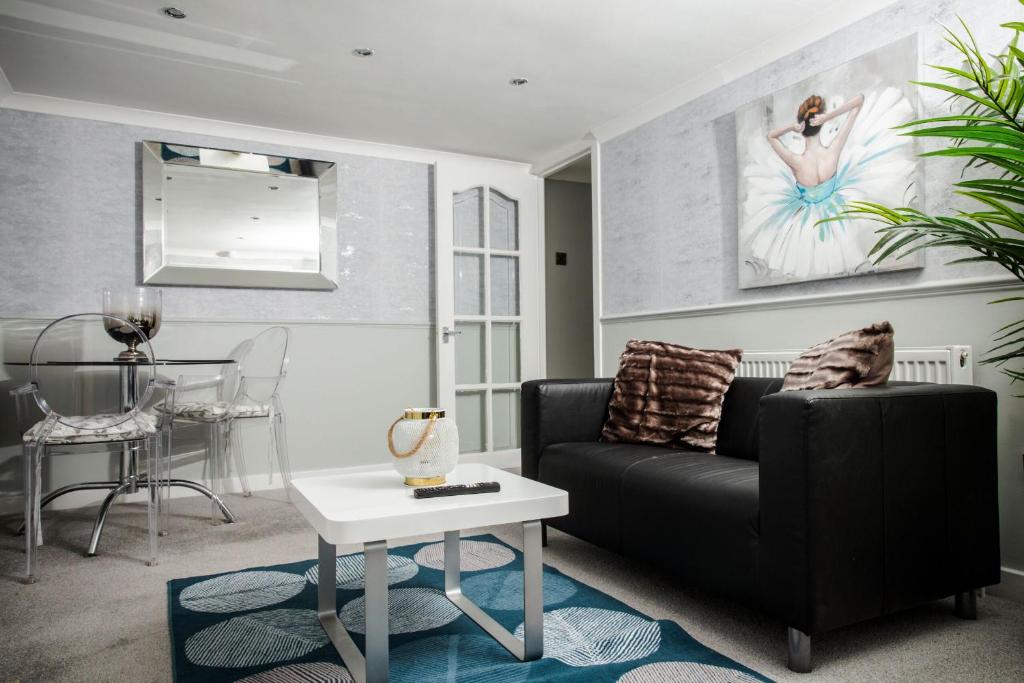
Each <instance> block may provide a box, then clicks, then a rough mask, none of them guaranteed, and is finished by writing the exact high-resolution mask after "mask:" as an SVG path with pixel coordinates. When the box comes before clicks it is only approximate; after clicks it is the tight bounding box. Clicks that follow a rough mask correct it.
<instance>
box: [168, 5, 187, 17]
mask: <svg viewBox="0 0 1024 683" xmlns="http://www.w3.org/2000/svg"><path fill="white" fill-rule="evenodd" d="M164 14H166V15H167V16H169V17H170V18H171V19H184V18H185V17H186V16H188V15H186V14H185V13H184V12H182V11H181V10H180V9H178V8H177V7H164Z"/></svg>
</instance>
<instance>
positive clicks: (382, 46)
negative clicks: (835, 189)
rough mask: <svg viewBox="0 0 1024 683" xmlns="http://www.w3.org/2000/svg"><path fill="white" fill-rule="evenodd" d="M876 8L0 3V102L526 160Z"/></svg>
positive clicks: (562, 1)
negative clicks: (360, 50)
mask: <svg viewBox="0 0 1024 683" xmlns="http://www.w3.org/2000/svg"><path fill="white" fill-rule="evenodd" d="M891 1H892V0H861V2H859V3H850V2H849V0H725V1H718V2H714V1H711V0H646V1H645V2H636V1H635V0H634V1H630V0H513V1H508V0H505V1H499V0H429V1H428V0H380V1H371V0H301V1H297V0H134V1H133V0H32V1H28V0H0V69H2V71H3V72H4V73H5V74H6V76H7V79H8V80H9V81H10V84H11V87H12V88H13V89H14V91H15V92H17V93H29V94H38V95H49V96H54V97H62V98H69V99H75V100H85V101H89V102H100V103H104V104H113V105H119V106H125V107H133V108H138V109H148V110H154V111H161V112H167V113H172V114H184V115H190V116H198V117H203V118H210V119H216V120H223V121H233V122H238V123H247V124H253V125H259V126H267V127H271V128H280V129H285V130H293V131H300V132H307V133H317V134H322V135H330V136H335V137H343V138H351V139H358V140H367V141H376V142H387V143H392V144H400V145H408V146H414V147H422V148H429V149H439V150H447V151H455V152H465V153H470V154H475V155H481V156H491V157H497V158H503V159H512V160H518V161H537V160H538V159H542V158H544V157H546V156H550V155H552V154H554V153H556V151H557V150H559V149H562V148H565V147H566V146H571V145H573V144H574V143H577V142H578V141H579V140H581V139H582V138H583V137H584V136H585V135H586V134H587V133H588V132H589V131H591V130H594V129H595V128H597V127H599V126H601V125H606V124H608V123H609V122H612V121H615V120H617V119H621V118H622V117H624V116H628V115H629V113H630V112H631V111H636V110H638V108H640V109H642V107H643V105H644V104H645V103H650V102H661V101H663V100H664V95H665V93H666V92H669V93H673V92H674V93H677V94H678V95H677V99H678V98H683V99H685V98H686V97H687V93H696V92H699V91H701V90H702V88H703V89H706V87H705V86H708V85H710V84H716V83H718V82H720V81H721V79H722V77H723V74H732V73H735V72H736V71H737V68H738V67H737V65H738V64H743V65H746V66H747V67H751V66H752V65H759V64H757V62H758V60H766V59H768V58H774V57H777V56H779V55H778V54H777V52H778V49H777V48H773V49H767V48H766V46H768V45H769V44H770V45H775V46H778V45H781V46H782V47H783V48H784V49H797V48H798V47H800V45H801V44H806V42H808V41H809V40H812V39H814V38H818V37H821V36H822V35H825V34H826V33H828V32H830V31H832V30H835V29H836V28H839V27H840V26H841V25H842V24H843V23H847V22H849V21H851V20H852V19H855V18H858V17H859V16H862V15H864V14H866V13H868V12H869V11H872V10H874V9H877V8H878V7H879V6H882V5H885V4H888V2H891ZM171 2H173V3H176V6H178V7H180V8H181V9H182V10H184V11H185V12H187V13H188V18H187V19H184V20H173V19H170V18H167V17H165V16H164V15H163V14H162V13H161V12H160V10H161V8H162V7H165V6H167V5H168V4H170V3H171ZM853 4H856V5H857V9H852V8H851V7H850V5H853ZM788 46H791V47H788ZM357 47H370V48H373V49H374V50H375V51H376V55H375V56H373V57H371V58H369V59H359V58H357V57H354V56H352V54H351V53H352V50H353V49H354V48H357ZM761 63H764V61H762V62H761ZM514 76H526V77H528V78H529V79H530V82H529V84H528V85H526V86H524V87H519V88H514V87H511V86H510V85H508V80H509V79H510V78H512V77H514ZM0 80H2V77H0ZM659 97H661V98H662V99H661V100H659V99H658V98H659ZM659 106H661V105H659ZM648 109H650V107H648Z"/></svg>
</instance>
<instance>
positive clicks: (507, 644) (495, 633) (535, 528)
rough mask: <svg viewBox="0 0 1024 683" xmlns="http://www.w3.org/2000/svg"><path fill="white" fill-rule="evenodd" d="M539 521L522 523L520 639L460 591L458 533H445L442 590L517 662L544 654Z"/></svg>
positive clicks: (542, 576) (542, 585)
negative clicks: (521, 628) (521, 618)
mask: <svg viewBox="0 0 1024 683" xmlns="http://www.w3.org/2000/svg"><path fill="white" fill-rule="evenodd" d="M541 547H542V546H541V523H540V521H539V520H533V521H530V522H523V640H519V639H518V638H516V637H515V636H514V635H513V634H512V633H510V632H509V631H508V630H507V629H506V628H505V627H504V626H502V625H501V624H499V623H498V622H497V621H495V620H494V619H493V618H492V617H491V616H490V615H489V614H487V613H486V612H484V611H483V610H482V609H480V608H479V607H477V605H476V603H474V602H473V601H472V600H470V599H469V598H467V597H466V596H465V595H463V594H462V585H461V577H460V571H461V568H460V556H459V532H458V531H446V532H445V534H444V592H445V595H447V596H448V599H449V600H451V601H452V604H454V605H455V606H456V607H458V608H459V609H460V610H462V612H463V614H465V615H466V616H467V617H469V618H470V619H472V620H473V621H474V622H476V624H477V626H479V627H480V628H482V629H483V630H484V631H486V632H487V633H488V635H490V636H491V637H492V638H494V639H495V640H496V641H498V643H499V644H500V645H501V646H502V647H504V648H505V649H506V650H508V651H509V652H511V653H512V654H513V655H515V656H516V657H517V658H518V659H519V660H520V661H523V662H530V661H534V660H536V659H540V658H541V656H542V655H543V654H544V584H543V581H544V567H543V564H542V562H541V552H542V551H541Z"/></svg>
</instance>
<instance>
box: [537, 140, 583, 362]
mask: <svg viewBox="0 0 1024 683" xmlns="http://www.w3.org/2000/svg"><path fill="white" fill-rule="evenodd" d="M591 198H592V194H591V168H590V154H586V155H584V156H582V157H580V158H578V159H576V160H575V161H573V162H571V163H570V164H568V165H567V166H565V167H563V168H561V169H559V170H558V171H555V172H554V173H552V174H550V175H548V176H547V177H545V178H544V260H545V261H544V299H545V340H544V344H545V351H546V358H547V377H549V378H551V379H575V378H588V377H593V376H594V282H593V272H594V268H593V217H592V209H591V206H592V205H591Z"/></svg>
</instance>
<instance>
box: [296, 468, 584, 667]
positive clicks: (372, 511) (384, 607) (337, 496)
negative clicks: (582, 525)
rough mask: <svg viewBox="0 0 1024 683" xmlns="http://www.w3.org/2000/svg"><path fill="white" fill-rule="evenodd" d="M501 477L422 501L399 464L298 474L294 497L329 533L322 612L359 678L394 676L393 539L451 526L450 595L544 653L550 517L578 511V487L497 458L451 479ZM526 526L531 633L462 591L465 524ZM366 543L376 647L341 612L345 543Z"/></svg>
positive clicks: (498, 632)
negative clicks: (491, 488) (481, 489)
mask: <svg viewBox="0 0 1024 683" xmlns="http://www.w3.org/2000/svg"><path fill="white" fill-rule="evenodd" d="M481 481H496V482H499V483H500V484H501V491H499V492H496V493H479V494H474V495H470V496H453V497H445V498H424V499H416V498H413V496H412V491H413V489H411V488H409V487H407V486H405V484H404V483H403V481H402V477H401V476H400V475H399V474H398V473H397V472H395V470H394V469H393V468H391V467H386V468H384V467H382V468H381V469H376V470H370V471H363V472H358V473H353V474H341V475H337V476H332V477H311V478H308V479H295V480H293V481H292V488H294V489H295V492H296V493H297V494H298V495H295V496H293V497H292V500H293V502H294V503H295V505H296V507H298V508H299V510H300V511H301V512H302V514H303V516H304V517H305V518H306V521H308V522H309V523H310V524H311V525H312V526H313V528H314V529H315V530H316V532H317V534H318V536H319V544H320V552H319V564H320V567H319V570H320V578H319V580H318V587H317V613H318V614H319V617H320V623H321V624H323V627H324V631H326V632H327V635H328V637H329V638H330V639H331V642H332V643H333V644H334V647H335V648H336V649H337V651H338V654H339V655H340V656H341V659H342V661H344V662H345V666H346V667H348V670H349V673H351V674H352V676H353V677H354V678H355V680H356V681H357V682H358V683H378V682H380V681H387V680H388V576H387V557H388V545H387V542H388V540H389V539H399V538H407V537H409V536H421V535H424V534H434V533H440V532H443V533H444V588H445V594H446V595H447V596H448V599H449V600H451V601H452V603H454V604H455V606H456V607H458V608H459V609H460V610H462V612H463V613H465V615H466V616H468V617H469V618H470V619H472V620H473V621H475V622H476V623H477V624H478V625H479V626H480V627H481V628H483V629H484V630H485V631H486V632H487V633H489V634H490V635H491V636H492V637H493V638H494V639H495V640H497V641H498V642H499V643H500V644H501V645H502V646H504V647H505V648H506V649H507V650H508V651H509V652H511V653H512V654H513V655H515V656H516V657H518V658H519V659H520V660H521V661H532V660H535V659H540V657H541V655H542V654H543V652H544V599H543V597H544V592H543V579H542V576H543V568H542V563H541V522H540V520H542V519H547V518H549V517H561V516H562V515H566V514H568V513H569V494H568V493H566V492H565V491H562V490H561V489H556V488H554V487H552V486H548V485H546V484H541V483H540V482H536V481H533V480H531V479H525V478H523V477H520V476H518V475H515V474H512V473H510V472H506V471H504V470H499V469H496V468H494V467H490V466H489V465H481V464H466V465H459V466H458V467H456V468H455V471H454V472H452V473H450V474H449V475H448V480H447V483H449V484H472V483H475V482H481ZM512 522H522V524H523V584H524V585H523V617H524V618H523V631H524V634H523V640H522V641H520V640H519V639H518V638H516V637H515V636H514V635H512V633H510V632H509V631H508V630H507V629H505V628H504V627H503V626H501V625H500V624H499V623H498V622H497V621H495V620H494V619H492V618H491V617H490V616H488V615H487V614H486V613H485V612H484V611H483V610H481V609H480V608H479V607H477V606H476V605H475V604H474V603H473V602H472V601H471V600H469V598H467V597H466V596H464V595H463V594H462V588H461V584H460V577H459V572H460V567H459V532H460V530H461V529H468V528H472V527H480V526H491V525H494V524H509V523H512ZM358 543H361V544H363V550H364V554H365V558H366V570H365V578H364V583H365V591H366V598H365V601H366V610H365V613H366V630H365V634H366V648H365V649H366V655H365V657H364V656H363V654H362V653H361V652H359V648H358V647H356V644H355V643H354V642H353V641H352V638H351V636H349V634H348V631H346V630H345V627H344V626H343V625H342V623H341V620H340V619H338V605H337V593H336V588H335V581H336V573H335V572H336V565H335V560H336V557H337V548H336V546H338V545H343V544H344V545H347V544H358Z"/></svg>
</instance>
